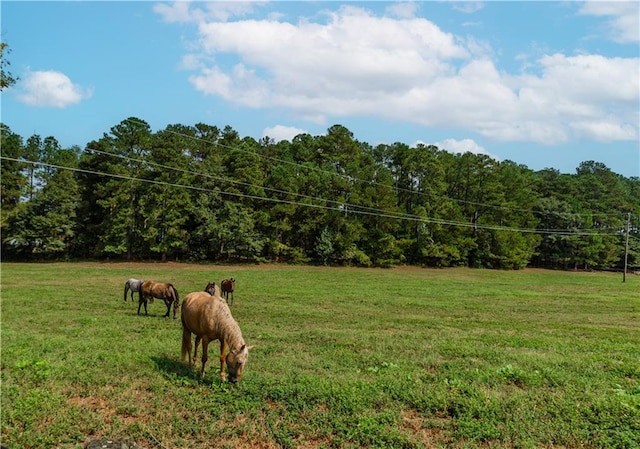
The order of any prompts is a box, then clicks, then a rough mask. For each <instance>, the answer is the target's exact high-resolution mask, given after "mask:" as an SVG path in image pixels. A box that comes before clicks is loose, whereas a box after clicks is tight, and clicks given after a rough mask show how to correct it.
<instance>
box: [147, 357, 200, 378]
mask: <svg viewBox="0 0 640 449" xmlns="http://www.w3.org/2000/svg"><path fill="white" fill-rule="evenodd" d="M151 360H153V362H154V363H155V364H156V367H157V368H158V370H159V371H162V372H163V373H165V374H166V375H167V377H170V378H173V377H180V378H185V377H186V378H189V379H193V380H196V379H198V378H199V376H198V373H196V372H195V371H194V370H193V369H191V368H189V365H188V364H187V363H186V362H183V361H181V360H176V359H174V358H172V357H167V356H165V355H161V356H157V357H151Z"/></svg>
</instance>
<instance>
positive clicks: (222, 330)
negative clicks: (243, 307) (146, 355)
mask: <svg viewBox="0 0 640 449" xmlns="http://www.w3.org/2000/svg"><path fill="white" fill-rule="evenodd" d="M181 316H182V360H184V359H185V357H187V356H188V357H189V367H191V366H193V365H194V364H195V363H196V357H197V354H198V345H199V344H200V341H201V340H202V369H201V371H200V372H201V378H202V379H204V370H205V364H206V363H207V359H208V356H207V352H208V347H209V342H211V341H214V340H220V379H221V380H223V381H224V380H225V373H224V365H225V362H226V364H227V370H228V372H229V382H231V383H236V382H238V380H240V377H242V370H243V369H244V367H245V365H246V363H247V360H248V358H249V349H250V348H248V347H247V345H246V344H245V342H244V339H243V338H242V332H241V331H240V326H238V323H237V322H236V320H234V319H233V316H231V309H229V306H228V305H227V304H226V303H225V302H224V300H222V298H221V297H220V296H211V295H210V294H208V293H207V292H193V293H189V294H188V295H187V296H186V297H185V298H184V301H183V302H182V315H181ZM191 334H195V335H196V342H195V349H194V351H193V358H192V357H191ZM227 350H228V353H227Z"/></svg>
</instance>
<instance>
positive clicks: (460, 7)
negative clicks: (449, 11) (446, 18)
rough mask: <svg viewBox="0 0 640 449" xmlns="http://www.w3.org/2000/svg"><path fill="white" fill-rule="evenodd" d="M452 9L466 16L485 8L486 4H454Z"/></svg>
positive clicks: (459, 2) (458, 2)
mask: <svg viewBox="0 0 640 449" xmlns="http://www.w3.org/2000/svg"><path fill="white" fill-rule="evenodd" d="M452 8H453V9H455V10H456V11H460V12H463V13H465V14H473V13H474V12H477V11H480V10H481V9H482V8H484V2H461V1H457V2H453V3H452Z"/></svg>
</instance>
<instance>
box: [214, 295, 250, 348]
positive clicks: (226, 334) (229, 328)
mask: <svg viewBox="0 0 640 449" xmlns="http://www.w3.org/2000/svg"><path fill="white" fill-rule="evenodd" d="M216 307H217V308H218V319H217V320H216V321H215V326H216V327H217V329H216V330H217V331H218V333H219V335H221V336H222V338H224V339H225V341H226V342H227V343H228V344H229V347H230V348H231V350H232V351H233V350H238V349H239V348H240V347H241V346H242V345H244V338H242V331H241V330H240V326H239V325H238V322H237V321H236V320H235V319H234V318H233V316H232V315H231V310H230V309H229V306H228V305H227V304H226V303H225V302H224V301H220V302H218V304H216Z"/></svg>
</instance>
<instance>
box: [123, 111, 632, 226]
mask: <svg viewBox="0 0 640 449" xmlns="http://www.w3.org/2000/svg"><path fill="white" fill-rule="evenodd" d="M124 121H130V122H133V123H138V124H146V122H144V121H142V120H139V119H134V118H128V119H126V120H124ZM163 132H166V133H169V134H174V135H177V136H180V137H184V138H187V139H193V140H197V141H199V142H203V143H208V144H210V145H215V146H218V147H220V148H226V149H229V150H233V151H239V152H243V153H246V154H250V155H252V156H257V157H260V158H263V159H266V160H271V161H274V162H278V163H281V164H287V165H293V166H295V167H298V168H301V169H304V170H312V171H316V172H320V173H325V174H327V175H330V176H335V177H340V178H343V179H345V180H347V181H357V182H360V183H364V184H369V185H376V186H378V187H384V188H388V189H391V190H393V191H396V192H405V193H410V194H413V195H419V196H427V195H428V196H429V199H430V200H431V199H433V198H432V197H434V198H436V199H437V198H441V199H445V200H448V201H454V202H457V203H463V204H469V205H473V206H481V207H486V208H492V209H504V210H508V211H512V212H526V213H531V214H534V215H553V216H558V215H561V214H559V213H557V212H553V211H552V212H547V211H538V210H532V209H522V208H515V207H510V206H504V205H496V204H488V203H481V202H475V201H469V200H462V199H458V198H451V197H448V196H446V195H433V194H426V193H424V192H417V191H415V190H411V189H406V188H403V187H398V186H390V185H388V184H384V183H381V182H378V181H372V180H364V179H360V178H357V177H353V176H348V175H342V174H340V173H335V172H332V171H328V170H324V169H322V168H320V167H310V166H307V165H303V164H300V163H297V162H292V161H287V160H285V159H280V158H275V157H273V156H267V155H264V154H260V153H257V152H255V151H249V150H246V149H243V148H240V147H234V146H230V145H226V144H223V143H220V142H215V141H211V140H208V139H205V138H202V137H198V136H191V135H188V134H185V133H180V132H177V131H174V130H171V129H164V130H163ZM254 187H261V186H254ZM572 215H574V216H583V217H596V216H614V217H619V216H620V213H616V214H606V213H574V214H572Z"/></svg>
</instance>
